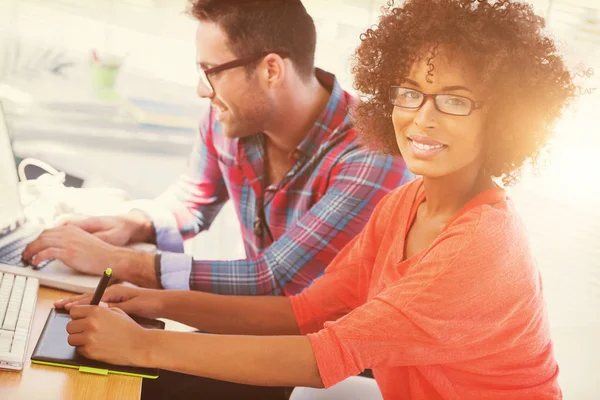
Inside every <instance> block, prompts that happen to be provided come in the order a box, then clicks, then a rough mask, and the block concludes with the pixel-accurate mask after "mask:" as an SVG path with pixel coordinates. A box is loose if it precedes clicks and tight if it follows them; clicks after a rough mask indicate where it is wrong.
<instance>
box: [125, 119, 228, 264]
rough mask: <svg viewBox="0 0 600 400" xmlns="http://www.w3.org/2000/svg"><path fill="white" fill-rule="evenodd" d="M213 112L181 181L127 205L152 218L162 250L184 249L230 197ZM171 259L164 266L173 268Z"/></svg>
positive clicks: (158, 244) (201, 129)
mask: <svg viewBox="0 0 600 400" xmlns="http://www.w3.org/2000/svg"><path fill="white" fill-rule="evenodd" d="M211 115H212V114H211V113H210V111H209V113H208V114H207V115H206V117H205V118H204V120H203V122H202V123H201V124H200V128H199V134H198V135H197V139H196V142H195V143H194V146H193V149H192V152H191V154H190V157H189V159H188V162H187V166H186V169H185V170H184V172H183V173H182V174H181V176H180V177H179V179H178V181H177V182H176V183H175V184H173V185H172V186H170V187H169V188H168V189H167V190H166V191H165V192H164V193H163V194H162V195H160V196H159V197H158V198H157V199H155V200H137V201H133V202H131V203H129V204H128V207H129V209H133V208H137V209H140V210H141V211H143V212H145V213H146V214H148V215H149V217H150V218H151V219H152V222H153V224H154V228H155V230H156V244H157V247H158V248H159V249H161V250H165V251H170V252H177V253H181V252H183V240H185V239H188V238H192V237H194V236H195V235H196V234H197V233H198V232H200V231H203V230H206V229H208V228H209V227H210V225H211V223H212V222H213V220H214V219H215V217H216V215H217V214H218V212H219V210H220V209H221V207H222V206H223V204H225V202H226V201H227V199H228V193H227V188H226V186H225V181H224V179H223V175H222V173H221V170H220V168H219V165H218V158H217V151H216V149H215V148H214V146H213V143H212V134H213V132H212V128H211V127H212V122H211V121H212V117H211ZM170 259H171V258H169V257H166V258H165V260H163V262H162V265H164V266H166V267H167V268H170V266H171V263H170V262H169V260H170ZM173 268H175V269H177V268H178V266H173ZM188 270H189V266H188Z"/></svg>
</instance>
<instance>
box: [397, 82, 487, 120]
mask: <svg viewBox="0 0 600 400" xmlns="http://www.w3.org/2000/svg"><path fill="white" fill-rule="evenodd" d="M429 97H431V98H433V102H434V104H435V108H436V109H437V110H438V111H439V112H442V113H444V114H449V115H457V116H461V117H465V116H467V115H471V113H472V112H473V111H474V110H477V109H480V108H481V106H482V104H483V103H482V102H480V101H474V100H472V99H470V98H468V97H464V96H456V95H453V94H427V93H423V92H420V91H418V90H415V89H411V88H406V87H402V86H392V87H391V88H390V102H391V103H392V104H393V105H394V106H396V107H400V108H406V109H408V110H418V109H419V108H421V107H422V106H423V104H425V102H426V101H427V98H429Z"/></svg>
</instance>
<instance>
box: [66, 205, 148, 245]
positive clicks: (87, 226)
mask: <svg viewBox="0 0 600 400" xmlns="http://www.w3.org/2000/svg"><path fill="white" fill-rule="evenodd" d="M64 225H74V226H76V227H78V228H81V229H83V230H84V231H86V232H89V233H91V234H93V235H94V236H96V237H97V238H99V239H102V240H103V241H105V242H106V243H108V244H112V245H114V246H127V245H128V244H132V243H140V242H146V241H148V240H150V239H151V238H152V236H153V232H152V223H151V221H150V220H149V219H148V217H146V215H145V214H143V213H142V212H140V211H137V210H132V211H130V212H129V213H127V214H124V215H119V216H114V217H111V216H106V217H75V216H69V217H66V218H65V219H63V220H62V221H61V222H60V223H59V224H58V226H64Z"/></svg>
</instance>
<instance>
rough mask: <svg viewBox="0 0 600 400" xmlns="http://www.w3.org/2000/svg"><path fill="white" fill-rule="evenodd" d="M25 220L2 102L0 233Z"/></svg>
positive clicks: (0, 108)
mask: <svg viewBox="0 0 600 400" xmlns="http://www.w3.org/2000/svg"><path fill="white" fill-rule="evenodd" d="M23 220H24V214H23V207H22V205H21V197H20V195H19V178H18V176H17V169H16V168H15V158H14V154H13V151H12V147H11V143H10V135H9V133H8V124H7V121H6V115H5V113H4V108H3V107H2V102H0V235H1V234H5V233H8V232H9V231H10V230H12V229H13V228H15V227H16V226H17V225H18V224H19V223H20V222H22V221H23Z"/></svg>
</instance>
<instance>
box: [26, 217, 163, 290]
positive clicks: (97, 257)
mask: <svg viewBox="0 0 600 400" xmlns="http://www.w3.org/2000/svg"><path fill="white" fill-rule="evenodd" d="M49 259H56V260H59V261H62V262H63V263H64V264H65V265H67V266H68V267H70V268H73V269H74V270H76V271H79V272H82V273H84V274H89V275H102V273H103V272H104V270H105V269H106V268H112V269H113V271H114V272H113V274H114V277H115V278H116V279H119V280H121V281H129V282H131V283H134V284H136V285H138V286H144V287H151V288H158V287H159V285H158V282H157V281H156V274H155V271H154V254H150V253H143V252H138V251H134V250H130V249H125V248H121V247H116V246H112V245H110V244H108V243H106V242H104V241H102V240H100V239H98V238H97V237H95V236H93V235H91V234H89V233H87V232H85V231H84V230H82V229H80V228H78V227H76V226H74V225H63V226H59V227H57V228H52V229H47V230H45V231H44V232H42V233H41V234H40V236H38V238H37V239H35V240H34V241H33V242H31V243H29V244H28V245H27V247H25V250H24V251H23V261H25V262H28V263H30V264H31V265H33V266H34V267H35V266H37V265H39V263H41V262H42V261H45V260H49Z"/></svg>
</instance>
